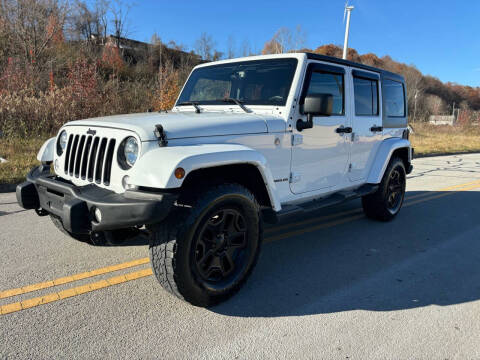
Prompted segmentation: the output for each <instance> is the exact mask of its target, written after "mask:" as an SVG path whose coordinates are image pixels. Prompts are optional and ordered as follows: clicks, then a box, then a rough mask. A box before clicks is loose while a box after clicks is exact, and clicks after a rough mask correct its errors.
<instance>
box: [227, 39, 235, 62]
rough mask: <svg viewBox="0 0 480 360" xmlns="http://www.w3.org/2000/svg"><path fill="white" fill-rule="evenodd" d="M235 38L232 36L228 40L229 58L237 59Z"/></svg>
mask: <svg viewBox="0 0 480 360" xmlns="http://www.w3.org/2000/svg"><path fill="white" fill-rule="evenodd" d="M235 53H236V51H235V38H234V37H233V35H230V36H229V37H228V39H227V58H228V59H233V58H234V57H235Z"/></svg>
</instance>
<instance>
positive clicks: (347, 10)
mask: <svg viewBox="0 0 480 360" xmlns="http://www.w3.org/2000/svg"><path fill="white" fill-rule="evenodd" d="M347 4H348V3H347ZM353 9H354V7H353V6H348V5H346V6H345V12H344V15H343V19H344V20H345V13H346V14H347V26H346V28H345V41H344V43H343V59H347V52H348V34H349V32H350V15H351V14H352V10H353Z"/></svg>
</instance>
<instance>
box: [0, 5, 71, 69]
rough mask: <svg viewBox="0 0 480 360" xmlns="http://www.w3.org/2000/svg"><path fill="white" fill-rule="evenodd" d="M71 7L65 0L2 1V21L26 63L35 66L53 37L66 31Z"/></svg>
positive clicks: (0, 15) (0, 10) (0, 11)
mask: <svg viewBox="0 0 480 360" xmlns="http://www.w3.org/2000/svg"><path fill="white" fill-rule="evenodd" d="M68 9H69V8H68V3H66V2H62V1H61V0H0V21H1V22H2V23H3V24H4V26H5V27H6V28H7V31H8V32H9V33H10V34H11V35H12V40H13V41H14V42H15V44H16V45H17V46H18V47H19V48H20V49H21V53H22V55H23V58H24V60H25V61H26V63H29V64H32V65H34V64H37V62H38V61H39V60H41V57H42V56H43V55H44V53H45V51H46V50H47V48H48V46H49V44H50V43H51V41H52V39H54V38H55V37H56V36H58V35H59V33H60V32H63V27H64V24H65V19H66V16H67V13H68ZM53 18H54V19H55V21H54V22H53V21H52V19H53ZM12 55H13V54H12ZM18 55H20V54H18Z"/></svg>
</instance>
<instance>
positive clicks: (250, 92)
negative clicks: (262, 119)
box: [178, 59, 297, 105]
mask: <svg viewBox="0 0 480 360" xmlns="http://www.w3.org/2000/svg"><path fill="white" fill-rule="evenodd" d="M296 67H297V60H296V59H279V60H260V61H244V62H237V63H228V64H222V65H212V66H207V67H202V68H198V69H196V70H195V71H194V72H193V73H192V75H191V76H190V78H189V79H188V81H187V83H186V84H185V88H184V89H183V91H182V94H181V95H180V97H179V99H178V103H181V102H184V101H195V102H198V103H199V104H213V105H224V104H225V102H222V99H225V98H235V99H237V100H240V101H242V102H244V103H245V104H247V105H248V104H250V105H285V103H286V101H287V97H288V94H289V92H290V86H291V85H292V80H293V76H294V74H295V70H296Z"/></svg>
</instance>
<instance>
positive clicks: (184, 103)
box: [177, 101, 200, 114]
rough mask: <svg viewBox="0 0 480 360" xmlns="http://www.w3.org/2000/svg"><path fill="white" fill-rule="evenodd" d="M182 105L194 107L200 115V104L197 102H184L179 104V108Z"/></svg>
mask: <svg viewBox="0 0 480 360" xmlns="http://www.w3.org/2000/svg"><path fill="white" fill-rule="evenodd" d="M182 105H192V106H193V107H194V108H195V112H196V113H197V114H200V106H198V103H197V102H195V101H182V102H181V103H178V104H177V106H182Z"/></svg>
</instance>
